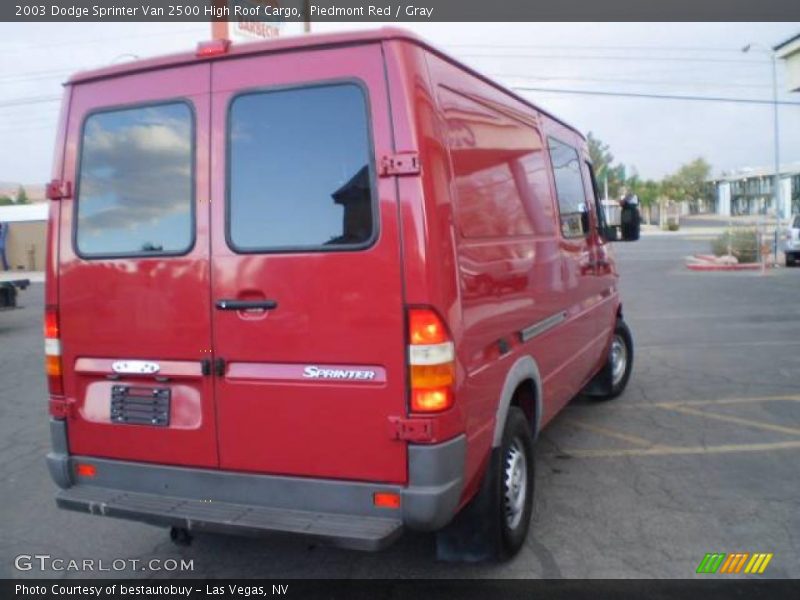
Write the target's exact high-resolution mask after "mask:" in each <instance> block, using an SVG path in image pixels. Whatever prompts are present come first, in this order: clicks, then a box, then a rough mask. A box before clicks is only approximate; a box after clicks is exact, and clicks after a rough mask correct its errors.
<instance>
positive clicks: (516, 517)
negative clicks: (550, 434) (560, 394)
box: [494, 406, 534, 558]
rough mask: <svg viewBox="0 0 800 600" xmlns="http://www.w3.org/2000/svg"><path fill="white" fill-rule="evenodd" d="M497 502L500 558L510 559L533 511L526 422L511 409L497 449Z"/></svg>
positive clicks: (516, 411) (531, 448)
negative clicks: (498, 479)
mask: <svg viewBox="0 0 800 600" xmlns="http://www.w3.org/2000/svg"><path fill="white" fill-rule="evenodd" d="M500 453H501V456H502V471H501V476H500V486H499V487H500V494H501V501H500V503H499V509H500V510H498V511H497V513H501V514H495V515H494V517H495V518H496V519H497V518H499V519H500V520H501V523H500V526H499V527H500V532H501V536H500V547H499V549H498V555H499V557H500V558H511V557H512V556H514V555H515V554H516V553H517V552H519V549H520V548H522V545H523V544H524V543H525V537H526V536H527V535H528V527H529V525H530V520H531V511H532V510H533V483H534V482H533V476H534V465H533V441H532V440H531V430H530V426H529V425H528V421H527V419H526V418H525V413H523V412H522V411H521V410H520V409H519V408H517V407H515V406H512V407H511V409H510V410H509V413H508V419H507V420H506V427H505V431H504V432H503V444H502V446H501V451H500Z"/></svg>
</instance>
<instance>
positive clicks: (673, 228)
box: [667, 221, 681, 231]
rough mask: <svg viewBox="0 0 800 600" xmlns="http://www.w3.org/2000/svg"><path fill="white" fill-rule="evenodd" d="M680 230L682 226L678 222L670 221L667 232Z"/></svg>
mask: <svg viewBox="0 0 800 600" xmlns="http://www.w3.org/2000/svg"><path fill="white" fill-rule="evenodd" d="M680 228H681V226H680V225H678V222H677V221H670V222H669V223H667V231H678V229H680Z"/></svg>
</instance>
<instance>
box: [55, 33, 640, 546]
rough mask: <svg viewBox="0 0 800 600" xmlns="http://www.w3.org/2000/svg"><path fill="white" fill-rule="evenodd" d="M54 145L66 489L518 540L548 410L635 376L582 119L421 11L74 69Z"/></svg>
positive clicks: (154, 507) (181, 518) (271, 517)
mask: <svg viewBox="0 0 800 600" xmlns="http://www.w3.org/2000/svg"><path fill="white" fill-rule="evenodd" d="M56 154H57V157H56V161H55V166H54V170H53V177H54V180H53V181H52V182H51V184H50V185H49V186H48V196H49V197H50V198H51V200H52V202H51V209H50V222H49V258H48V262H47V286H46V315H45V336H46V344H45V345H46V354H47V375H48V381H49V391H50V414H51V418H52V420H51V432H52V438H53V450H52V452H51V453H50V454H49V455H48V458H47V460H48V464H49V468H50V473H51V474H52V477H53V479H54V480H55V482H56V483H57V484H58V485H59V486H60V487H61V488H63V489H62V490H60V491H59V492H58V495H57V503H58V505H59V506H61V507H62V508H67V509H73V510H79V511H88V512H91V513H98V514H103V515H107V516H117V517H123V518H129V519H136V520H140V521H145V522H149V523H155V524H163V525H168V526H171V527H172V528H173V530H172V531H173V535H174V536H176V537H178V538H184V539H185V538H186V537H187V530H195V529H208V530H217V531H232V532H240V533H259V532H264V531H280V532H292V533H300V534H305V535H310V536H314V537H318V538H323V539H327V540H330V541H332V542H334V543H337V544H339V545H342V546H347V547H355V548H365V549H377V548H381V547H383V546H385V545H387V544H388V543H390V542H391V541H393V540H394V539H395V538H396V537H397V536H398V535H399V534H400V533H401V531H402V529H403V528H404V527H407V528H409V529H416V530H427V531H438V547H439V551H440V555H442V556H445V557H446V556H456V557H457V556H466V555H469V556H488V555H496V556H510V555H513V554H514V553H515V552H516V551H517V550H518V549H519V548H520V546H521V544H522V543H523V541H524V538H525V535H526V533H527V529H528V522H529V518H530V514H531V506H532V495H533V481H534V473H533V467H534V461H533V449H532V444H533V440H534V438H535V437H536V435H537V433H538V432H539V431H540V430H541V429H542V427H544V426H545V425H546V424H547V423H548V421H550V420H551V419H552V418H553V416H554V415H555V414H556V413H557V412H558V411H559V410H560V409H561V408H562V407H563V406H564V405H565V404H566V403H567V402H568V401H569V400H570V399H571V398H572V397H573V396H575V395H576V394H578V393H579V392H581V391H582V390H585V391H587V393H590V394H593V395H595V396H598V397H603V398H611V397H613V396H616V395H618V394H620V393H621V392H622V390H623V389H624V387H625V385H626V383H627V380H628V377H629V375H630V370H631V365H632V360H633V346H632V342H631V336H630V334H629V332H628V329H627V327H626V326H625V323H624V321H623V318H622V309H621V304H620V299H619V295H618V292H617V273H616V270H615V266H614V260H613V256H612V252H611V249H610V246H609V245H608V244H607V242H606V240H607V239H609V234H608V228H607V227H606V226H605V224H604V220H603V213H602V212H601V210H600V206H599V203H598V198H597V194H596V186H595V185H594V178H593V174H592V167H591V164H590V162H589V155H588V151H587V147H586V143H585V140H584V138H583V137H582V136H581V134H580V133H578V132H577V131H575V130H574V129H572V128H571V127H569V126H567V125H565V124H564V123H562V122H560V121H558V120H557V119H555V118H554V117H552V116H551V115H549V114H547V113H545V112H543V111H541V110H539V109H537V108H536V107H535V106H532V105H531V104H529V103H527V102H526V101H524V100H523V99H521V98H519V97H517V96H515V95H514V94H512V93H511V92H509V91H507V90H505V89H504V88H502V87H500V86H499V85H497V84H495V83H493V82H492V81H490V80H489V79H486V78H485V77H483V76H481V75H479V74H477V73H475V72H473V71H471V70H470V69H468V68H466V67H464V66H463V65H461V64H459V63H458V62H456V61H455V60H453V59H451V58H450V57H448V56H446V55H445V54H443V53H442V52H440V51H438V50H436V49H434V48H432V47H430V46H429V45H427V44H426V43H425V42H422V41H420V40H419V39H417V38H415V37H413V36H411V35H410V34H408V33H406V32H403V31H399V30H395V29H384V30H380V31H375V32H369V33H358V34H336V35H324V36H308V37H297V38H292V39H284V40H279V41H272V42H267V43H263V44H251V45H245V46H242V47H230V46H229V45H228V44H227V43H226V42H225V41H216V42H209V43H207V44H202V45H201V46H200V48H199V49H198V52H197V53H196V54H194V53H193V54H182V55H176V56H170V57H166V58H159V59H153V60H144V61H138V62H134V63H129V64H125V65H117V66H113V67H109V68H106V69H101V70H97V71H92V72H88V73H82V74H79V75H76V76H75V77H73V78H72V79H71V80H70V81H69V83H68V84H67V86H66V91H65V97H64V102H63V109H62V117H61V125H60V133H59V137H58V142H57V152H56ZM637 235H638V232H637ZM628 237H631V236H630V235H628Z"/></svg>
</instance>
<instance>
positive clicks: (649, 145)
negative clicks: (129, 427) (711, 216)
mask: <svg viewBox="0 0 800 600" xmlns="http://www.w3.org/2000/svg"><path fill="white" fill-rule="evenodd" d="M403 26H405V27H407V28H408V29H411V30H413V31H415V32H416V33H418V34H419V35H421V36H422V37H424V38H426V39H428V40H429V41H431V42H432V43H433V44H435V45H437V46H439V47H440V48H442V49H444V50H446V51H448V52H449V53H450V54H452V55H454V56H455V57H456V58H458V59H460V60H462V61H463V62H465V63H467V64H468V65H470V66H472V67H474V68H476V69H477V70H479V71H481V72H482V73H484V74H486V75H489V76H490V77H492V78H494V79H496V80H498V81H500V82H501V83H503V84H505V85H507V86H509V87H513V88H515V89H516V90H517V91H518V93H520V94H522V95H523V96H525V97H526V98H528V99H530V100H531V101H533V102H534V103H536V104H537V105H539V106H541V107H542V108H544V109H545V110H548V111H550V112H552V113H554V114H555V115H557V116H559V117H561V118H562V119H564V120H566V121H567V122H569V123H570V124H572V125H574V126H576V127H577V128H579V129H580V130H581V131H583V132H584V133H586V132H588V131H591V132H593V134H594V135H595V136H597V137H599V138H600V139H601V140H603V141H604V142H605V143H607V144H609V145H610V147H611V152H612V153H613V154H614V157H615V159H616V160H617V161H619V162H622V163H624V164H625V165H627V166H628V167H629V169H631V168H635V170H636V171H637V172H638V174H639V175H640V176H641V177H643V178H655V179H658V178H661V177H663V176H664V175H667V174H669V173H671V172H674V171H675V170H676V169H678V168H679V167H680V166H681V165H682V164H684V163H687V162H689V161H691V160H692V159H694V158H696V157H698V156H702V157H704V158H705V159H706V160H707V161H709V162H710V163H711V165H712V167H713V172H714V173H715V174H717V173H721V172H722V171H731V170H736V169H741V168H746V167H762V166H770V165H772V164H773V160H774V157H773V144H774V141H773V140H774V138H773V127H772V123H773V108H772V105H770V104H734V103H722V102H691V101H686V100H661V99H659V100H656V99H644V98H630V97H617V96H592V95H579V94H570V93H565V92H564V91H563V90H573V91H577V90H588V91H601V92H614V93H640V94H641V93H643V94H666V95H682V96H686V95H689V96H715V97H726V98H739V99H760V100H771V99H772V84H771V64H770V58H769V55H768V54H767V52H766V51H765V49H766V48H768V47H772V46H774V45H776V44H778V43H780V42H782V41H784V40H786V39H788V38H790V37H792V36H794V35H796V34H797V33H798V32H800V23H413V24H407V25H403ZM373 27H375V25H372V24H365V23H315V24H313V29H314V31H319V32H327V31H336V30H339V31H342V30H348V29H350V30H351V29H364V28H373ZM209 36H210V25H208V24H204V23H172V24H167V23H26V24H21V25H20V24H11V23H0V140H2V143H0V182H21V183H28V184H31V183H43V182H44V181H47V180H48V179H50V169H51V162H52V157H53V145H54V139H55V127H56V119H57V115H58V109H59V100H58V99H59V97H60V94H61V82H63V81H64V80H65V79H67V77H68V76H69V74H70V73H72V72H74V71H78V70H83V69H87V68H94V67H99V66H105V65H109V64H112V63H117V62H120V61H126V60H131V59H133V58H135V57H140V58H144V57H149V56H156V55H159V54H165V53H170V52H176V51H183V50H191V49H193V48H194V46H195V45H196V43H197V42H198V41H200V40H202V39H207V38H208V37H209ZM746 44H753V47H754V50H753V51H751V52H750V53H747V54H744V53H742V51H741V48H742V47H743V46H745V45H746ZM778 69H779V70H778V78H779V90H780V95H779V98H780V100H785V101H789V102H800V93H794V94H790V93H787V92H786V90H785V86H784V85H783V81H784V76H785V73H784V66H783V63H782V62H780V63H779V65H778ZM524 87H528V88H531V87H533V88H547V89H548V90H561V91H525V90H520V89H519V88H524ZM779 119H780V129H779V132H780V154H781V162H782V163H792V162H800V105H794V106H786V105H784V106H781V107H780V111H779ZM629 172H630V170H629Z"/></svg>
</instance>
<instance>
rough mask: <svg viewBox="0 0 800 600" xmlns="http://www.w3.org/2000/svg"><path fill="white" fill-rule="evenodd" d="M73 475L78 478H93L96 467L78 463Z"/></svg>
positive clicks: (95, 473)
mask: <svg viewBox="0 0 800 600" xmlns="http://www.w3.org/2000/svg"><path fill="white" fill-rule="evenodd" d="M75 473H76V474H77V475H78V476H79V477H94V476H95V475H97V467H95V466H94V465H89V464H86V463H78V464H77V465H75Z"/></svg>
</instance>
